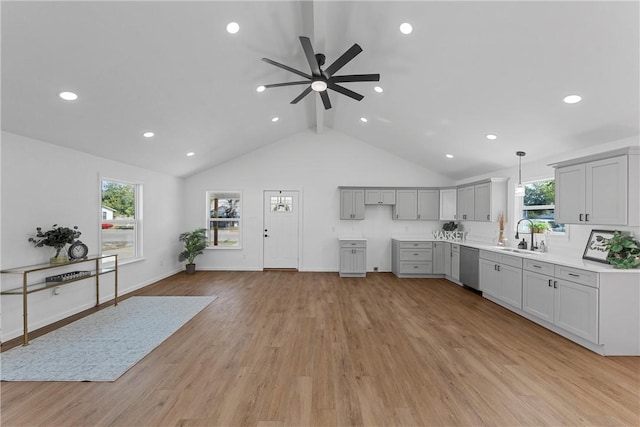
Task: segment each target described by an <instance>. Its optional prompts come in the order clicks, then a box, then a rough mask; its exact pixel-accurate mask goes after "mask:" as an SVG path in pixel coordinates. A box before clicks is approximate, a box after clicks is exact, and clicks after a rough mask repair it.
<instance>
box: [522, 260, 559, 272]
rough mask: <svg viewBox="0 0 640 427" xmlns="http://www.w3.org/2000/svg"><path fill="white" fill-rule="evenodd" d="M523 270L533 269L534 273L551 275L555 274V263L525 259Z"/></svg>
mask: <svg viewBox="0 0 640 427" xmlns="http://www.w3.org/2000/svg"><path fill="white" fill-rule="evenodd" d="M523 268H524V269H525V270H529V271H535V272H536V273H540V274H546V275H547V276H553V275H554V274H555V265H554V264H549V263H548V262H541V261H536V260H533V259H525V260H524V267H523Z"/></svg>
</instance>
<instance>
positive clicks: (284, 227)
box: [263, 190, 301, 269]
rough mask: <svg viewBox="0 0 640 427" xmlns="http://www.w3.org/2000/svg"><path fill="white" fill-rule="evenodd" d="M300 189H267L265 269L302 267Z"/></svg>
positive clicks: (265, 204)
mask: <svg viewBox="0 0 640 427" xmlns="http://www.w3.org/2000/svg"><path fill="white" fill-rule="evenodd" d="M300 212H301V206H300V197H299V194H298V191H288V190H276V191H266V190H265V192H264V232H263V235H264V237H263V241H264V268H275V269H278V268H282V269H298V261H299V244H300V243H299V238H300Z"/></svg>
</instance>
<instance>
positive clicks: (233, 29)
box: [227, 22, 240, 34]
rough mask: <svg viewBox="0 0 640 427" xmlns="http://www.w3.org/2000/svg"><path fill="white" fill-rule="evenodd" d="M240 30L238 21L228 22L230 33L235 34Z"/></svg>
mask: <svg viewBox="0 0 640 427" xmlns="http://www.w3.org/2000/svg"><path fill="white" fill-rule="evenodd" d="M238 31H240V25H238V23H237V22H229V23H228V24H227V32H228V33H229V34H235V33H237V32H238Z"/></svg>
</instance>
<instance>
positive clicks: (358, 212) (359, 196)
mask: <svg viewBox="0 0 640 427" xmlns="http://www.w3.org/2000/svg"><path fill="white" fill-rule="evenodd" d="M340 219H364V190H362V189H341V190H340Z"/></svg>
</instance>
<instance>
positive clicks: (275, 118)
mask: <svg viewBox="0 0 640 427" xmlns="http://www.w3.org/2000/svg"><path fill="white" fill-rule="evenodd" d="M278 120H280V117H274V118H273V119H271V121H272V122H274V123H275V122H277V121H278Z"/></svg>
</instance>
